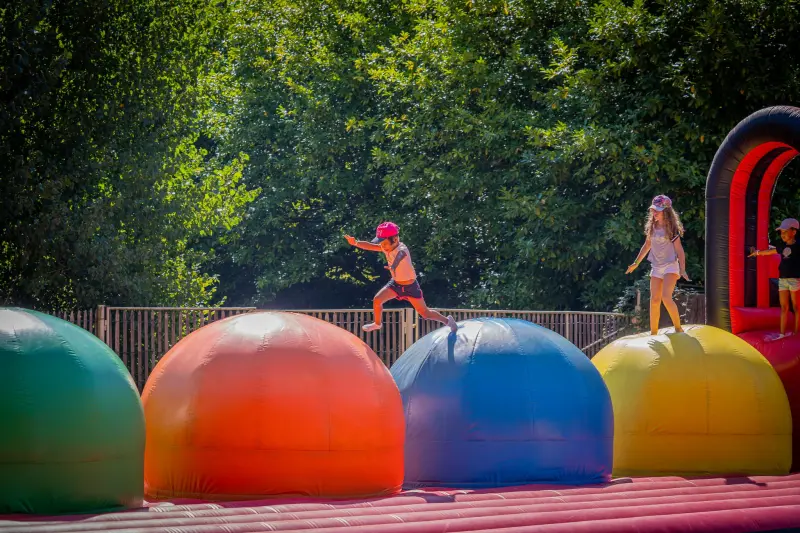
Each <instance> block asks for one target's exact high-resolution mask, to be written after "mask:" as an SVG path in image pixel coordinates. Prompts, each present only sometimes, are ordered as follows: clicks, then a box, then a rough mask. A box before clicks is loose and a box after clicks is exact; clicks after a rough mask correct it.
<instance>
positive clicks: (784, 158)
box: [706, 106, 800, 333]
mask: <svg viewBox="0 0 800 533" xmlns="http://www.w3.org/2000/svg"><path fill="white" fill-rule="evenodd" d="M798 153H800V108H797V107H786V106H779V107H769V108H766V109H762V110H760V111H757V112H756V113H753V114H752V115H750V116H749V117H747V118H746V119H744V120H742V121H741V122H740V123H739V124H738V125H737V126H736V127H735V128H734V129H733V130H732V131H731V132H730V133H729V134H728V136H727V137H726V138H725V140H724V141H723V142H722V144H721V145H720V147H719V150H718V151H717V153H716V155H715V156H714V160H713V162H712V163H711V169H710V170H709V172H708V181H707V183H706V322H707V323H708V324H710V325H712V326H716V327H720V328H723V329H726V330H729V331H731V330H732V331H734V333H736V332H737V331H736V330H737V329H742V327H741V326H745V325H744V324H737V322H743V321H745V322H746V321H751V320H753V317H757V316H758V311H757V310H758V308H769V307H770V296H769V285H770V277H774V276H775V272H776V261H778V260H779V258H778V257H777V256H767V257H759V258H748V257H747V255H748V250H749V248H750V247H751V246H756V247H757V248H759V249H764V248H766V247H767V245H768V243H769V238H770V236H772V237H773V240H774V237H775V235H774V233H775V232H774V228H772V227H770V215H769V213H770V207H771V205H772V193H773V191H774V188H775V183H776V180H777V177H778V175H779V174H780V172H781V171H782V170H783V169H784V167H786V165H787V164H788V163H789V161H791V160H792V159H793V158H794V157H796V156H797V155H798ZM796 218H798V219H800V212H799V213H798V214H797V217H796ZM748 310H749V311H756V313H752V312H750V313H747V311H748ZM732 321H733V324H732ZM745 329H747V328H746V327H745Z"/></svg>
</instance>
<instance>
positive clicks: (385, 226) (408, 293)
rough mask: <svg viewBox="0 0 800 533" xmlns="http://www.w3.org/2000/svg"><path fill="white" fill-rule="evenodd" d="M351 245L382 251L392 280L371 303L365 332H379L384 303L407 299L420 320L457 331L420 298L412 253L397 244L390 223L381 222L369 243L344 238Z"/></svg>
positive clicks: (449, 320)
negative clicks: (443, 325) (371, 310)
mask: <svg viewBox="0 0 800 533" xmlns="http://www.w3.org/2000/svg"><path fill="white" fill-rule="evenodd" d="M344 238H345V239H346V240H347V242H348V244H350V246H355V247H356V248H360V249H362V250H368V251H370V252H383V254H384V255H385V256H386V261H387V263H388V264H387V266H386V269H387V270H388V271H389V272H390V273H391V275H392V279H391V280H390V281H389V283H387V284H386V285H385V286H384V287H383V288H382V289H381V290H379V291H378V294H376V295H375V298H373V300H372V309H373V312H374V318H373V322H371V323H369V324H366V325H364V326H362V328H361V329H363V330H364V331H375V330H378V329H381V321H382V320H381V319H382V318H383V304H384V303H386V302H388V301H389V300H393V299H394V298H397V299H398V300H408V301H409V302H410V303H411V305H413V306H414V309H416V310H417V313H419V314H420V316H421V317H422V318H427V319H428V320H436V321H437V322H441V323H442V324H445V325H446V326H448V327H449V328H450V331H453V332H455V331H457V330H458V326H457V324H456V321H455V320H454V319H453V317H452V316H446V317H445V316H444V315H442V314H441V313H440V312H438V311H434V310H433V309H429V308H428V306H427V304H426V303H425V298H424V297H423V296H422V288H420V286H419V282H418V281H417V273H416V271H415V270H414V265H413V263H412V262H411V253H410V252H409V251H408V247H407V246H406V245H405V244H403V243H402V242H400V230H399V228H398V227H397V225H396V224H394V223H393V222H384V223H382V224H381V225H380V226H378V229H377V230H376V231H375V238H374V239H372V241H371V242H366V241H357V240H356V239H355V237H351V236H350V235H345V236H344Z"/></svg>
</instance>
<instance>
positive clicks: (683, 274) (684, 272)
mask: <svg viewBox="0 0 800 533" xmlns="http://www.w3.org/2000/svg"><path fill="white" fill-rule="evenodd" d="M681 277H682V278H683V279H685V280H686V281H692V280H690V279H689V274H687V273H686V271H685V270H684V271H682V272H681Z"/></svg>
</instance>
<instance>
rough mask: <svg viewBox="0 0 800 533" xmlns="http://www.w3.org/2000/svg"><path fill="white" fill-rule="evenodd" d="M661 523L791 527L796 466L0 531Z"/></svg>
mask: <svg viewBox="0 0 800 533" xmlns="http://www.w3.org/2000/svg"><path fill="white" fill-rule="evenodd" d="M321 530H323V531H325V532H328V531H330V532H334V531H337V532H338V531H347V532H353V533H356V532H372V531H374V532H381V533H393V532H396V533H435V532H454V531H472V532H478V531H480V532H488V531H501V532H505V533H517V532H523V531H526V532H527V531H542V532H559V533H561V532H608V533H612V532H613V533H625V532H636V533H648V532H652V533H656V532H658V533H666V532H673V531H688V532H693V533H697V532H720V533H722V532H725V533H736V532H750V531H772V532H777V531H794V530H797V531H800V474H794V475H790V476H781V477H738V478H701V479H684V478H675V477H672V478H633V479H627V478H626V479H617V480H614V481H613V482H611V483H609V484H607V485H594V486H585V487H572V488H570V487H563V486H541V485H536V486H525V487H509V488H505V489H495V490H491V491H490V490H480V491H467V490H450V491H442V490H415V491H409V492H404V493H402V494H399V495H397V496H393V497H387V498H378V499H370V500H358V501H336V502H333V501H328V502H322V501H319V500H308V499H307V500H260V501H249V502H227V503H208V502H199V501H172V502H152V503H148V504H147V505H146V506H145V507H144V508H142V509H136V510H131V511H125V512H119V513H111V514H104V515H91V516H86V515H84V516H74V515H73V516H61V517H29V516H27V517H25V516H17V515H15V516H0V533H12V532H13V533H16V532H19V533H23V532H25V533H33V532H41V533H45V532H46V533H58V532H77V531H114V532H118V533H119V532H126V533H153V532H156V531H164V532H168V533H245V532H257V531H314V532H317V533H319V532H320V531H321Z"/></svg>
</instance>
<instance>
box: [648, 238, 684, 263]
mask: <svg viewBox="0 0 800 533" xmlns="http://www.w3.org/2000/svg"><path fill="white" fill-rule="evenodd" d="M677 238H678V235H674V236H667V232H666V231H664V229H663V228H656V229H654V230H653V235H652V237H650V253H649V254H648V255H647V260H648V261H650V263H652V265H653V266H654V267H660V266H667V265H669V264H672V263H674V262H675V261H677V260H678V254H676V253H675V245H674V244H673V241H675V239H677Z"/></svg>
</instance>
